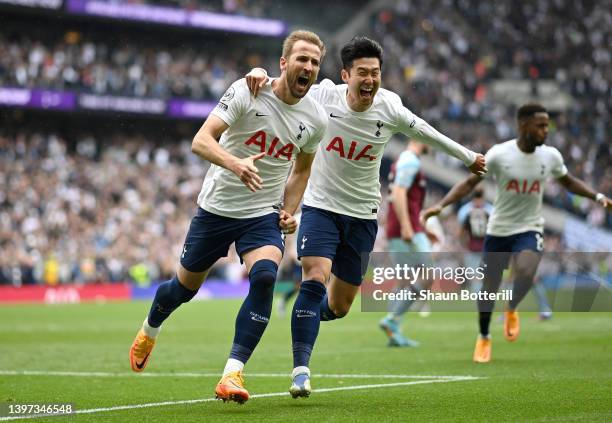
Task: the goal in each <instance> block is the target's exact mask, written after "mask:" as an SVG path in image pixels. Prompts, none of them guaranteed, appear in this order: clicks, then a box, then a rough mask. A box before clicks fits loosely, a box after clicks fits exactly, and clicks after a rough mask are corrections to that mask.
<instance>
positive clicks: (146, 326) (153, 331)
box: [142, 317, 161, 339]
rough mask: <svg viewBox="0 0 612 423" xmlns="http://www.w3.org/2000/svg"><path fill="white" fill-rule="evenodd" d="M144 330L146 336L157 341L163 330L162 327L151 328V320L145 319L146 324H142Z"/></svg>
mask: <svg viewBox="0 0 612 423" xmlns="http://www.w3.org/2000/svg"><path fill="white" fill-rule="evenodd" d="M142 330H143V331H144V333H145V335H147V336H148V337H149V338H153V339H155V338H157V334H158V333H159V331H160V330H161V326H160V327H158V328H154V327H152V326H149V318H148V317H145V319H144V322H142Z"/></svg>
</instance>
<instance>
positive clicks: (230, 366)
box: [223, 358, 244, 376]
mask: <svg viewBox="0 0 612 423" xmlns="http://www.w3.org/2000/svg"><path fill="white" fill-rule="evenodd" d="M242 369H244V363H243V362H242V361H240V360H236V359H235V358H228V359H227V363H226V364H225V369H223V376H227V375H228V374H229V373H233V372H241V371H242Z"/></svg>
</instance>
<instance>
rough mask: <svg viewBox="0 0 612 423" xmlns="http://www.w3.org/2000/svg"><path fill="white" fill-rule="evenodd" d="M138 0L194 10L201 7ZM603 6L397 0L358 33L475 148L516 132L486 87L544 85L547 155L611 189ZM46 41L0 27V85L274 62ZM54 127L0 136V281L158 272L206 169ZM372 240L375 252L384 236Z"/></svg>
mask: <svg viewBox="0 0 612 423" xmlns="http://www.w3.org/2000/svg"><path fill="white" fill-rule="evenodd" d="M145 2H146V0H145ZM137 3H141V2H140V1H137ZM146 3H147V4H166V5H175V4H176V5H178V6H180V7H186V8H191V7H193V8H201V4H200V3H204V2H200V1H199V0H186V1H184V2H173V1H172V2H166V3H164V2H159V1H157V2H154V3H152V2H146ZM206 3H207V4H210V5H212V6H211V7H212V9H211V10H213V11H224V12H228V13H234V11H235V12H236V13H242V12H240V10H246V9H244V8H247V9H248V7H250V6H249V5H253V4H255V5H256V6H254V7H255V9H257V8H259V9H261V13H263V15H262V16H267V15H266V14H267V13H268V11H266V10H267V9H266V7H272V6H270V4H271V3H270V2H267V1H265V0H262V1H260V2H254V3H253V2H245V1H240V0H235V1H232V0H229V1H217V2H211V3H208V2H206ZM611 6H612V4H611V2H610V0H606V1H603V2H594V3H588V4H587V3H582V2H576V3H571V2H569V3H568V2H565V1H560V0H554V1H552V2H548V1H546V0H536V1H535V2H531V3H520V4H516V5H515V4H513V3H511V2H501V3H499V2H498V3H496V4H495V5H494V6H493V5H490V4H487V3H482V2H477V1H476V0H434V1H427V2H425V1H423V0H411V1H408V0H399V1H397V2H395V3H394V6H393V7H391V8H385V9H382V10H379V11H377V12H376V13H375V14H373V15H372V17H371V19H370V28H369V32H371V33H372V35H373V36H374V38H376V39H378V40H379V41H380V42H381V43H382V44H383V47H384V48H385V54H386V57H385V64H384V76H383V86H385V87H387V88H390V89H393V90H394V91H396V92H398V93H399V94H400V95H401V96H402V98H403V100H404V104H405V105H406V106H407V107H409V108H411V109H413V110H414V111H415V112H417V113H418V114H420V115H421V116H423V117H424V118H425V119H427V120H428V121H430V122H432V123H433V124H435V126H437V127H438V128H439V129H441V130H442V131H443V132H445V133H447V134H449V135H450V136H452V137H453V138H454V139H456V140H457V141H459V142H461V143H463V144H465V145H467V146H469V147H470V148H472V149H474V150H477V151H482V152H484V151H485V150H486V149H488V148H489V147H490V146H491V145H492V144H494V143H496V142H499V141H502V140H506V139H509V138H511V137H512V136H513V135H514V134H515V129H514V128H515V119H514V107H513V106H510V105H506V104H503V103H499V102H494V101H493V100H492V99H491V96H490V95H488V92H487V89H488V86H489V83H490V82H491V81H493V80H495V79H498V78H508V79H517V78H520V79H531V80H534V81H537V80H540V79H551V80H554V81H555V82H556V83H557V84H558V86H559V87H561V88H562V89H563V90H564V91H565V92H567V93H570V94H571V95H572V97H573V101H572V103H571V105H570V107H569V109H567V110H565V111H563V112H561V113H555V115H554V119H553V120H554V128H553V130H552V131H551V134H550V137H549V141H548V142H549V143H550V144H551V145H554V146H555V147H557V148H559V149H560V150H561V152H562V154H563V155H564V157H565V159H566V163H567V165H568V167H569V168H570V171H571V172H572V173H574V174H575V175H576V176H578V177H580V178H582V179H584V180H585V181H586V182H587V183H589V184H591V185H593V186H594V187H595V188H596V189H597V190H598V191H600V192H603V193H606V194H608V195H611V194H612V166H610V163H611V162H612V160H611V155H612V154H611V148H612V147H611V146H612V143H610V140H609V137H610V134H612V92H611V90H612V57H611V53H610V49H609V47H606V46H609V45H610V44H612V7H611ZM258 13H259V12H258V11H257V10H255V12H253V14H254V15H257V14H258ZM245 14H250V12H249V13H245ZM45 32H48V34H49V35H48V36H42V35H41V33H40V32H36V31H30V32H27V33H26V32H25V31H22V30H20V29H19V28H18V27H13V28H12V29H11V28H9V27H8V26H7V27H5V28H4V29H3V30H0V86H12V87H28V88H34V87H41V88H51V89H59V90H63V89H66V90H68V89H70V90H76V91H83V92H91V93H96V94H109V95H126V96H142V97H157V98H169V97H186V98H194V99H216V98H218V97H220V96H221V95H222V93H223V92H224V90H225V89H226V88H227V86H228V85H229V84H230V83H231V82H232V81H234V80H235V79H237V78H239V77H240V76H241V75H242V74H244V72H246V70H248V69H249V68H250V67H253V66H265V67H267V68H268V69H272V70H274V69H277V67H278V62H277V59H276V55H275V51H274V50H270V51H269V52H266V49H264V48H256V49H255V48H251V47H250V46H249V45H248V44H240V43H239V42H233V43H228V44H227V45H224V46H225V48H223V49H219V48H217V47H218V43H217V42H206V41H205V42H203V43H202V44H197V43H194V42H186V43H185V44H180V45H178V44H174V45H173V44H171V43H170V41H167V42H164V41H160V40H159V39H145V38H144V37H140V38H130V37H128V36H124V37H123V38H121V36H120V35H119V36H118V37H119V38H113V40H111V38H100V37H96V36H94V35H92V34H90V33H89V32H87V31H82V32H81V31H75V30H69V31H68V30H67V31H64V32H62V30H61V29H53V30H51V29H45ZM365 32H368V31H365ZM482 34H487V36H486V37H483V36H482ZM330 54H333V53H330ZM328 60H334V59H328ZM330 76H331V77H332V78H334V79H336V80H338V78H337V77H336V75H330ZM53 132H54V131H53V130H49V131H46V132H44V131H43V132H41V133H25V132H18V133H16V134H11V135H9V134H8V133H5V134H3V135H0V182H1V184H2V186H3V187H6V189H3V190H0V283H21V282H23V283H29V282H43V283H47V284H55V283H61V282H66V281H82V282H90V281H96V280H124V279H126V278H130V279H132V280H135V281H145V280H149V279H165V278H168V277H169V276H171V275H172V273H173V272H174V266H175V264H176V257H177V256H178V255H179V254H180V248H181V246H182V242H183V236H184V233H185V229H186V227H187V225H188V222H189V219H190V217H191V213H190V211H192V210H194V208H195V197H196V196H197V193H198V191H199V189H200V186H201V182H202V178H203V175H204V172H205V170H206V167H205V165H204V164H203V163H202V162H201V161H200V160H199V159H197V157H196V156H194V155H193V154H192V153H191V152H190V145H189V144H190V140H184V141H181V142H178V143H177V142H176V140H175V139H172V140H164V141H167V142H162V140H158V141H156V142H152V141H151V140H150V139H145V137H143V136H133V135H129V136H128V135H126V134H121V133H119V134H116V135H106V134H105V135H103V136H102V135H99V134H97V135H95V136H94V135H89V136H82V137H80V138H79V139H78V140H77V141H75V142H68V141H66V140H64V139H63V138H62V137H61V136H59V135H54V134H53ZM436 156H437V158H438V160H440V162H441V163H444V164H447V160H448V159H447V158H446V157H445V156H443V155H436ZM383 179H384V178H383ZM545 195H546V199H547V201H548V202H549V203H553V204H554V205H556V206H559V207H564V208H566V209H568V210H571V211H573V212H574V213H578V214H579V215H581V216H583V217H585V218H586V219H587V220H588V221H589V222H590V223H592V224H594V225H598V226H607V227H612V216H609V215H608V216H607V217H606V215H605V213H603V211H602V210H601V209H599V208H597V207H593V206H592V203H591V202H589V201H587V200H583V199H580V198H577V197H574V196H571V195H569V194H567V193H566V192H565V191H564V190H562V189H561V188H560V187H558V186H557V185H556V184H549V185H548V186H547V188H546V191H545ZM606 219H607V221H606ZM450 222H451V223H450V225H451V232H452V231H453V230H452V225H453V223H452V219H451V220H450ZM449 239H452V237H450V238H449ZM378 245H379V246H380V248H381V249H382V248H384V239H382V240H381V241H380V243H379V244H378ZM449 248H450V249H455V248H457V246H455V245H450V246H449ZM228 263H232V264H235V263H236V258H235V257H233V258H230V259H228ZM226 264H227V263H226ZM231 268H232V266H224V265H223V264H222V265H221V266H220V267H219V269H220V270H219V271H220V272H230V271H231V272H233V274H235V273H236V272H235V271H233V270H230V269H231ZM145 274H146V275H145ZM143 275H144V276H143ZM145 276H146V277H145ZM224 276H225V277H227V275H224Z"/></svg>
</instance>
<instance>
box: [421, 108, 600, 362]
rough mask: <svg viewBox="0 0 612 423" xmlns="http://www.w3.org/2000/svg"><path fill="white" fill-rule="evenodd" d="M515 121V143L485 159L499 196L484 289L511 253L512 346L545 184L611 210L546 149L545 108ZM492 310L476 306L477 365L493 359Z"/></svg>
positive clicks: (507, 322)
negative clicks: (556, 183)
mask: <svg viewBox="0 0 612 423" xmlns="http://www.w3.org/2000/svg"><path fill="white" fill-rule="evenodd" d="M517 121H518V130H519V136H518V138H517V139H513V140H510V141H506V142H503V143H501V144H497V145H495V146H493V147H492V148H491V149H490V150H489V151H488V152H487V154H486V156H485V157H486V161H487V167H488V168H489V175H491V176H492V177H493V178H494V179H495V182H496V184H497V192H496V195H495V201H494V204H493V206H494V210H493V213H492V215H491V217H490V219H489V222H488V224H487V231H486V237H485V242H484V264H486V271H485V278H484V283H483V287H482V290H484V291H485V292H489V293H491V292H497V290H498V289H499V285H500V283H501V279H502V273H503V271H504V269H505V268H506V267H507V266H508V263H509V260H510V258H511V254H512V255H514V269H513V270H514V288H513V293H512V300H511V301H510V302H509V304H508V305H507V308H506V311H505V315H504V336H505V338H506V339H507V340H508V341H515V340H516V339H517V337H518V335H519V328H520V326H519V315H518V312H517V311H516V309H517V307H518V305H519V303H520V302H521V300H522V299H523V298H524V297H525V294H527V292H528V291H529V289H530V288H531V286H532V284H533V278H534V275H535V273H536V270H537V267H538V264H539V262H540V253H541V251H542V249H543V238H542V233H543V230H544V218H543V217H542V198H543V194H544V190H543V188H544V183H545V182H546V180H547V179H548V178H549V177H550V176H552V177H553V178H555V179H556V180H557V181H559V182H560V183H561V185H563V186H564V187H565V188H566V189H567V190H568V191H570V192H572V193H574V194H577V195H581V196H583V197H586V198H590V199H592V200H594V201H597V203H599V204H600V205H602V206H603V207H605V208H607V209H608V210H610V209H611V208H612V203H611V202H610V200H609V199H608V198H607V197H606V196H605V195H604V194H602V193H596V192H595V191H593V190H592V189H591V188H589V187H588V186H587V185H586V184H585V183H584V182H583V181H581V180H580V179H578V178H576V177H575V176H572V175H571V174H569V173H568V171H567V168H566V167H565V164H564V162H563V157H562V156H561V153H559V150H557V149H556V148H554V147H550V146H547V145H544V142H545V141H546V137H547V135H548V126H549V121H550V119H549V116H548V112H547V110H546V109H545V108H544V107H543V106H541V105H539V104H526V105H523V106H522V107H520V108H519V109H518V112H517ZM481 179H482V178H481V176H477V175H472V176H470V177H468V178H467V179H465V180H464V181H462V182H459V183H458V184H456V185H455V186H454V187H453V188H452V189H451V190H450V191H449V192H448V193H447V194H446V196H445V197H444V198H443V199H442V200H441V201H440V202H439V203H438V204H437V205H435V206H433V207H431V208H429V209H427V210H425V211H424V212H423V216H422V218H423V220H427V219H428V218H429V217H431V216H435V215H437V214H439V213H440V212H441V211H442V209H443V208H444V207H446V206H448V205H449V204H453V203H455V202H457V201H459V200H460V199H462V198H463V197H465V196H466V195H468V194H469V193H470V192H471V191H472V190H473V189H474V187H475V186H476V185H478V183H479V182H480V181H481ZM494 305H495V301H488V300H483V301H479V302H478V310H479V326H480V334H479V336H478V339H477V341H476V348H475V350H474V356H473V359H474V361H475V362H477V363H486V362H489V361H490V360H491V336H490V334H489V326H490V323H491V314H492V311H493V308H494Z"/></svg>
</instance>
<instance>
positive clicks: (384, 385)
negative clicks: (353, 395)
mask: <svg viewBox="0 0 612 423" xmlns="http://www.w3.org/2000/svg"><path fill="white" fill-rule="evenodd" d="M477 379H484V378H480V377H473V376H453V379H448V378H445V379H431V380H417V381H412V382H396V383H378V384H373V385H354V386H342V387H337V388H321V389H314V390H313V393H314V394H320V393H326V392H336V391H355V390H359V389H377V388H393V387H398V386H409V385H424V384H428V383H446V382H459V381H466V380H477ZM280 396H286V397H289V393H288V392H271V393H267V394H255V395H251V399H257V398H270V397H280ZM211 401H218V400H217V399H215V398H201V399H193V400H181V401H164V402H150V403H145V404H131V405H118V406H115V407H103V408H89V409H86V410H76V411H75V412H74V413H73V414H93V413H103V412H108V411H121V410H133V409H137V408H151V407H164V406H168V405H182V404H198V403H203V402H211ZM38 417H49V415H39V416H14V417H13V416H11V417H0V421H6V420H19V419H32V418H38Z"/></svg>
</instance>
